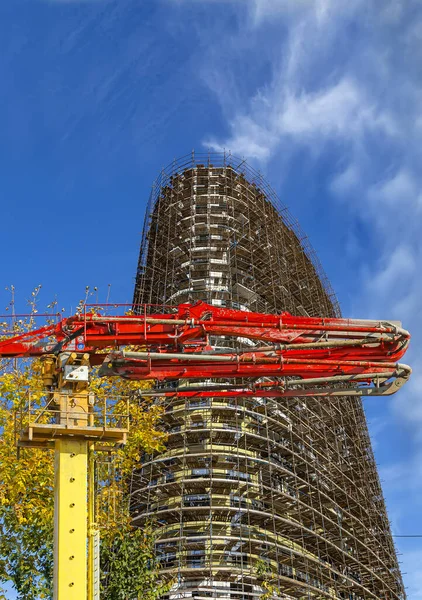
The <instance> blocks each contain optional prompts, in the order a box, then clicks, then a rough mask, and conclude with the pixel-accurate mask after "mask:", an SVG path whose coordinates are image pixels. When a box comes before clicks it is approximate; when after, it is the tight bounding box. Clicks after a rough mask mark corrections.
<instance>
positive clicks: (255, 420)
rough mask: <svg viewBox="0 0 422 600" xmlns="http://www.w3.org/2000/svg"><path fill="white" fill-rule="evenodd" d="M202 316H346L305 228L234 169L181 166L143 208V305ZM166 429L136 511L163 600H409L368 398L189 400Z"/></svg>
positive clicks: (142, 475) (207, 158) (180, 402)
mask: <svg viewBox="0 0 422 600" xmlns="http://www.w3.org/2000/svg"><path fill="white" fill-rule="evenodd" d="M196 300H205V301H206V302H208V303H209V304H212V305H215V306H220V307H231V308H237V309H241V310H245V311H247V310H253V311H256V312H267V313H278V312H281V311H283V310H287V311H289V312H290V313H292V314H296V315H304V316H306V315H309V316H327V317H338V316H340V310H339V306H338V304H337V301H336V298H335V296H334V293H333V291H332V290H331V288H330V285H329V283H328V281H327V278H326V277H325V275H324V273H323V271H322V269H321V266H320V264H319V262H318V259H317V257H316V256H315V253H314V252H313V250H312V248H311V247H310V245H309V243H308V241H307V238H306V237H305V236H304V235H303V234H302V233H301V231H300V229H299V227H298V225H297V223H295V222H294V221H293V220H292V218H291V216H290V215H289V213H288V212H287V210H286V208H284V207H282V206H280V203H279V200H278V199H277V197H276V195H275V193H274V191H273V190H272V189H271V188H270V187H269V186H268V184H267V183H266V182H265V181H264V179H263V178H262V177H261V175H259V174H258V173H256V172H255V171H254V170H253V169H251V168H250V167H249V166H248V165H247V164H246V163H245V162H244V161H242V160H239V159H236V158H235V157H233V156H231V155H226V154H224V155H223V154H215V155H214V154H211V155H209V154H207V155H198V154H196V155H193V154H192V155H189V156H188V157H185V158H183V159H181V160H179V161H176V162H174V163H173V164H172V165H171V166H170V167H169V168H168V169H166V170H164V171H163V172H162V173H161V175H160V177H159V178H158V180H157V181H156V183H155V184H154V186H153V190H152V194H151V198H150V202H149V205H148V208H147V214H146V218H145V224H144V231H143V237H142V245H141V252H140V258H139V264H138V271H137V277H136V286H135V294H134V303H142V304H144V303H147V304H152V305H159V310H160V311H162V310H163V307H167V306H169V305H176V304H180V303H182V302H192V301H196ZM151 310H154V308H152V309H151ZM246 342H247V343H250V344H251V343H253V342H251V341H250V340H238V341H237V342H236V343H238V344H243V346H244V345H245V343H246ZM219 343H220V344H221V343H222V344H224V343H226V344H227V346H230V347H233V341H232V340H231V341H229V340H226V341H224V340H223V342H221V341H220V342H219ZM211 344H212V340H211ZM210 383H211V382H210ZM178 385H180V383H179V384H178ZM157 401H158V400H157ZM163 426H164V427H165V429H166V431H167V432H168V443H167V447H166V450H165V452H163V453H161V454H157V455H154V456H147V457H144V460H143V465H142V468H141V469H139V471H137V472H136V473H134V477H133V484H132V492H131V506H132V512H133V515H134V522H135V524H137V525H140V526H141V525H142V524H143V523H145V522H146V521H150V520H152V521H154V523H155V525H156V528H157V546H156V549H157V556H158V560H159V562H160V565H161V568H162V570H163V573H166V574H168V575H169V576H170V577H171V578H172V580H173V581H174V585H173V587H172V589H171V590H170V592H168V594H167V595H166V596H165V598H167V599H169V600H176V599H182V598H183V599H184V598H196V600H202V599H203V600H205V599H208V598H216V599H217V598H220V599H223V598H224V599H227V600H235V599H236V600H240V599H242V600H253V599H259V598H262V596H263V595H264V594H268V596H266V597H267V598H274V599H275V598H278V599H293V598H297V599H301V600H305V599H306V600H311V599H315V600H316V599H318V600H322V599H326V598H327V599H328V598H330V599H336V600H337V599H338V600H340V599H341V600H369V599H374V600H403V599H404V598H405V592H404V587H403V583H402V579H401V575H400V571H399V567H398V563H397V557H396V552H395V548H394V544H393V541H392V536H391V531H390V526H389V522H388V518H387V514H386V510H385V504H384V499H383V495H382V490H381V487H380V482H379V479H378V474H377V469H376V465H375V461H374V457H373V453H372V449H371V443H370V439H369V435H368V429H367V424H366V420H365V415H364V411H363V407H362V401H361V399H360V398H358V397H353V398H352V397H346V398H345V397H334V396H333V397H330V398H328V397H326V398H321V397H319V398H313V397H310V398H303V397H300V398H299V397H298V398H278V399H276V398H262V397H256V398H254V397H245V398H242V397H236V398H233V397H227V398H224V397H223V398H222V397H221V396H219V397H216V398H212V397H211V398H207V399H204V398H202V399H199V400H195V398H192V397H189V398H188V397H186V398H184V397H183V396H181V395H178V396H177V397H176V396H175V397H174V400H170V401H168V402H167V404H166V405H165V415H164V417H163Z"/></svg>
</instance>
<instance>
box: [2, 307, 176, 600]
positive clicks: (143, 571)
mask: <svg viewBox="0 0 422 600" xmlns="http://www.w3.org/2000/svg"><path fill="white" fill-rule="evenodd" d="M0 326H1V325H0ZM13 327H14V329H15V331H16V332H19V331H22V330H27V329H30V328H32V327H33V320H32V319H31V318H30V319H29V320H28V321H26V322H19V321H16V320H15V321H14V325H13ZM0 367H1V368H0V472H1V474H2V479H1V481H0V526H1V528H2V532H3V534H2V536H1V538H0V583H1V582H3V583H4V582H6V581H9V582H11V583H12V584H13V586H14V588H15V590H16V592H17V594H18V597H19V598H20V599H22V600H23V599H25V600H38V599H44V598H45V599H49V598H51V597H52V562H53V558H52V546H53V543H52V540H53V509H54V494H53V485H54V464H53V462H54V461H53V452H52V451H51V450H41V449H34V448H29V449H20V451H19V456H17V449H16V439H17V435H18V433H17V431H18V428H19V422H18V421H19V415H20V413H21V409H22V408H23V407H24V405H25V403H26V400H27V398H28V394H31V397H32V400H33V401H38V402H42V399H43V396H44V390H43V384H42V381H41V378H40V365H39V362H38V361H37V360H24V361H23V360H22V361H19V362H17V361H2V364H1V365H0ZM90 386H91V389H92V391H93V392H94V393H95V395H96V397H97V398H98V399H99V400H101V399H102V398H104V397H105V396H107V397H115V398H117V401H116V403H115V410H116V412H119V411H121V406H122V403H123V400H122V398H123V397H127V396H129V397H130V399H131V402H130V421H131V429H130V433H129V436H128V442H127V444H126V446H125V448H123V449H121V450H119V451H118V452H117V453H116V454H115V456H114V458H113V476H112V477H111V478H110V475H109V474H108V475H107V476H104V473H103V472H102V470H101V469H98V470H97V471H98V478H99V481H98V499H97V505H98V509H99V513H98V525H99V527H100V531H101V534H102V544H101V553H102V556H101V564H102V566H103V568H104V570H105V572H104V573H105V574H104V577H103V584H104V585H103V592H104V593H103V597H104V598H106V599H107V600H120V599H122V600H132V599H133V600H137V599H138V598H143V599H145V600H154V599H155V598H157V597H158V595H159V594H160V593H162V592H163V591H164V589H165V588H166V583H165V582H162V581H161V579H160V574H159V570H158V565H157V563H156V561H155V558H154V536H153V533H152V529H151V528H147V529H145V530H143V531H138V530H135V529H133V528H132V526H131V524H130V515H129V509H128V496H127V485H128V482H129V479H130V477H129V476H130V473H131V472H132V470H133V467H134V465H135V464H137V463H138V462H139V458H140V453H142V452H144V451H145V452H149V453H150V452H155V451H159V450H161V449H162V448H163V447H164V446H163V445H164V442H165V434H164V433H162V432H160V431H159V430H158V423H159V420H160V416H161V410H162V409H161V408H160V407H158V406H156V405H154V404H151V403H150V402H147V401H145V400H143V399H142V396H141V390H142V388H143V387H145V383H140V382H129V381H123V380H120V379H113V380H110V379H100V378H99V377H98V376H97V374H96V372H95V371H94V372H93V376H92V379H91V383H90ZM2 591H3V592H4V590H1V589H0V598H1V593H2Z"/></svg>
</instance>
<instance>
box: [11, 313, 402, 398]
mask: <svg viewBox="0 0 422 600" xmlns="http://www.w3.org/2000/svg"><path fill="white" fill-rule="evenodd" d="M231 338H236V342H235V344H234V345H235V346H236V347H239V349H237V350H236V349H232V348H230V346H233V341H232V342H230V339H231ZM409 339H410V335H409V333H408V332H407V331H405V330H404V329H402V328H401V327H400V326H398V325H395V324H392V323H389V322H381V321H365V320H351V319H326V318H315V317H294V316H292V315H290V314H288V313H282V314H280V315H269V314H261V313H253V312H245V311H237V310H231V309H221V308H217V307H214V306H210V305H208V304H205V303H203V302H198V303H196V304H193V305H192V304H181V305H179V306H178V307H176V308H175V309H174V310H173V312H171V313H170V314H168V313H161V314H147V307H145V308H144V314H141V315H126V316H102V315H100V314H94V313H89V314H82V315H75V316H73V317H69V318H65V319H62V320H61V321H60V322H59V323H57V324H55V325H50V326H46V327H42V328H40V329H38V330H36V331H31V332H28V333H24V334H21V335H19V336H15V337H12V338H9V339H5V340H3V341H1V342H0V357H24V356H41V355H44V354H51V353H53V354H54V353H55V354H58V353H60V352H65V351H75V350H76V351H79V352H86V353H88V354H90V360H91V364H101V363H103V366H102V368H101V370H100V373H101V374H103V375H106V376H107V375H108V376H112V375H119V376H122V377H126V378H130V379H157V380H170V379H210V378H220V379H221V378H229V379H237V378H253V379H257V378H262V377H277V378H279V377H283V378H284V377H295V378H297V379H296V380H295V385H296V386H297V385H298V384H299V383H300V381H302V382H303V380H306V381H307V382H308V383H315V384H316V385H317V386H318V385H324V386H325V394H326V393H327V389H326V388H327V386H328V387H331V388H334V389H337V392H338V386H335V385H334V386H333V384H334V383H342V382H343V383H344V382H348V384H349V386H350V381H353V382H354V383H353V388H356V385H358V387H359V389H361V390H362V389H367V390H368V389H372V390H373V392H372V393H392V391H395V389H397V388H398V387H400V385H402V384H403V383H404V382H405V381H406V379H407V378H408V377H409V375H410V368H409V367H407V366H406V365H400V364H397V361H398V360H399V359H400V358H401V357H402V356H403V355H404V353H405V351H406V349H407V346H408V343H409ZM124 346H138V347H139V346H140V347H141V348H142V351H141V352H131V351H129V352H128V351H124V350H123V351H122V350H121V348H122V347H124ZM222 346H228V347H227V348H224V347H222ZM216 347H217V349H216ZM105 348H107V349H109V350H110V349H111V352H110V353H109V355H108V356H107V358H106V360H105V361H104V358H105V356H104V353H101V351H104V349H105ZM98 351H100V353H99V352H98ZM391 378H392V379H393V380H394V386H393V389H392V387H391V381H390V382H389V383H388V390H389V391H388V392H387V391H386V388H387V386H386V385H385V381H386V380H390V379H391ZM362 382H363V384H364V386H365V387H364V388H362ZM273 385H274V386H275V387H276V388H277V389H278V390H279V391H280V390H282V392H281V393H282V395H287V394H286V390H287V388H288V387H290V388H292V389H295V385H292V383H291V381H288V382H286V381H285V382H284V385H281V383H280V381H276V382H273ZM225 388H227V385H226V386H225ZM377 390H378V392H377ZM296 391H297V390H296ZM313 391H314V392H318V388H317V389H314V390H313ZM337 392H334V393H336V394H337V395H338V393H337ZM265 393H266V394H267V393H268V391H267V392H265ZM296 395H301V394H298V393H297V394H296Z"/></svg>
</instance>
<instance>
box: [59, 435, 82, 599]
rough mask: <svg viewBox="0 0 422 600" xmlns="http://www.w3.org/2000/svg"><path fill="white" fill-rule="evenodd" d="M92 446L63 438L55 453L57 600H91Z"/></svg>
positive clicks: (80, 441)
mask: <svg viewBox="0 0 422 600" xmlns="http://www.w3.org/2000/svg"><path fill="white" fill-rule="evenodd" d="M87 477H88V444H87V442H86V441H85V440H77V439H76V440H74V439H73V440H72V439H71V438H67V439H66V438H61V439H59V440H57V441H56V450H55V486H54V487H55V497H54V520H55V523H54V558H55V560H54V598H55V600H86V598H87V534H88V511H87Z"/></svg>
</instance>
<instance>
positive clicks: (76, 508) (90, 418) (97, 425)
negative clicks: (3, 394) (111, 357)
mask: <svg viewBox="0 0 422 600" xmlns="http://www.w3.org/2000/svg"><path fill="white" fill-rule="evenodd" d="M89 372H90V365H89V355H88V354H82V353H76V352H75V353H70V354H69V353H63V354H61V355H58V356H52V355H46V356H44V357H42V376H43V380H44V384H45V387H46V389H47V402H46V405H45V406H42V407H37V406H35V407H34V406H33V405H31V400H30V399H29V404H28V407H27V414H26V418H25V421H26V426H25V428H24V429H23V430H22V431H21V435H20V439H19V445H20V446H23V447H36V448H52V447H54V449H55V483H54V600H98V599H99V579H100V566H99V532H98V529H97V525H96V523H95V489H94V465H95V452H97V451H101V450H102V449H104V446H103V447H101V445H100V446H97V444H96V442H101V444H103V443H104V442H113V444H122V443H125V442H126V436H127V433H128V430H129V405H128V404H127V412H126V413H125V414H123V415H115V414H113V413H111V412H110V410H108V407H107V401H106V400H103V401H102V403H101V404H99V403H97V400H96V398H95V397H94V395H93V394H91V393H90V392H89V391H88V389H89V387H88V384H89ZM106 450H107V452H111V451H113V446H107V447H106Z"/></svg>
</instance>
